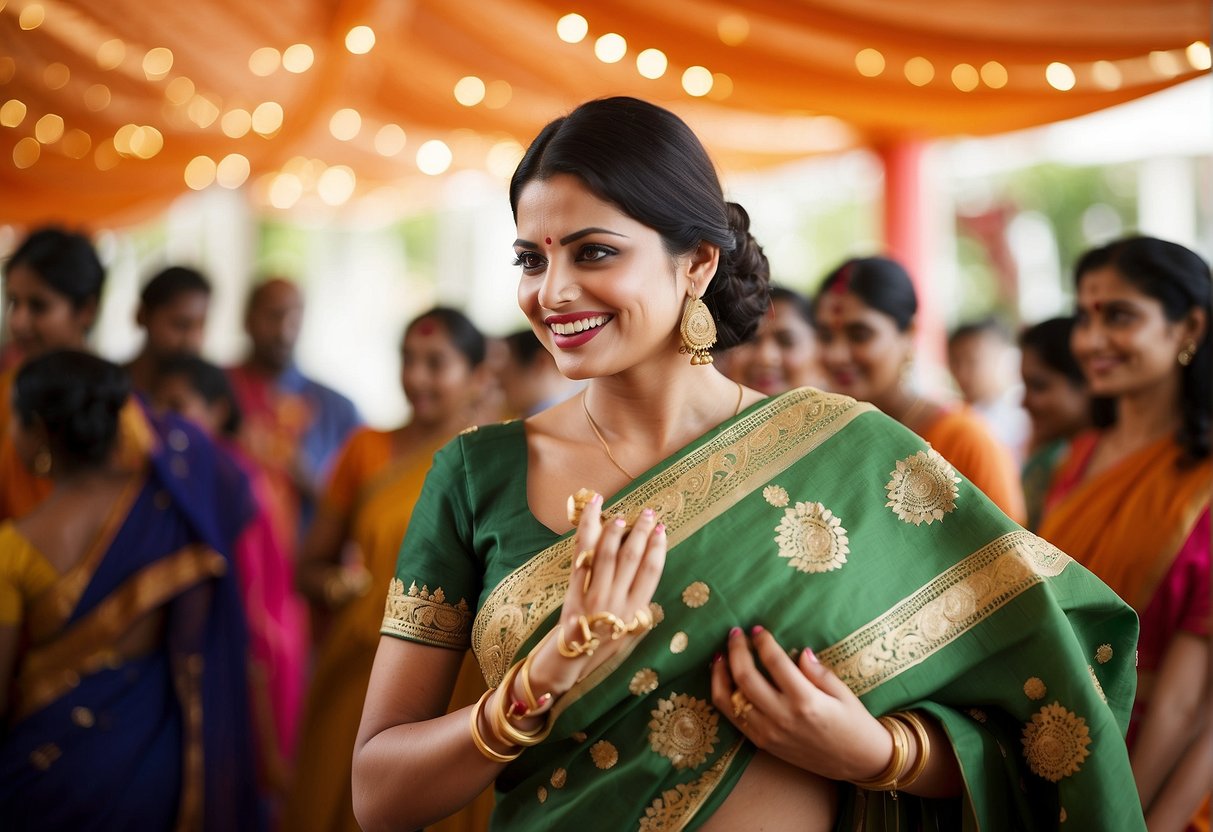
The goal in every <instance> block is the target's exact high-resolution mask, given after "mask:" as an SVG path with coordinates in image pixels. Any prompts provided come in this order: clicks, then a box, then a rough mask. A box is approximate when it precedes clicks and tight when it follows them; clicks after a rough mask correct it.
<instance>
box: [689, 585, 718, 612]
mask: <svg viewBox="0 0 1213 832" xmlns="http://www.w3.org/2000/svg"><path fill="white" fill-rule="evenodd" d="M711 596H712V590H711V588H710V587H709V586H708V585H707V584H705V583H704V582H703V581H695V583H693V584H691V585H690V586H688V587H687V588H686V589H684V590H683V591H682V603H684V604H686V605H687V606H688V607H690V608H691V609H693V610H694V609H699V608H700V607H702V606H703V605H704V604H706V603H707V602H708V599H709V598H710V597H711Z"/></svg>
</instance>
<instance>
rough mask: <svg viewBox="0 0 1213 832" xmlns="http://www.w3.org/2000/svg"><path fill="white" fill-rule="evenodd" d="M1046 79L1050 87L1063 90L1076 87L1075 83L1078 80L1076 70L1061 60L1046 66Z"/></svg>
mask: <svg viewBox="0 0 1213 832" xmlns="http://www.w3.org/2000/svg"><path fill="white" fill-rule="evenodd" d="M1045 80H1046V81H1048V82H1049V86H1050V87H1052V88H1053V89H1055V90H1059V91H1061V92H1067V91H1069V90H1072V89H1074V84H1075V83H1076V82H1077V79H1076V78H1075V77H1074V70H1073V69H1071V68H1070V67H1069V65H1068V64H1063V63H1062V62H1061V61H1054V62H1053V63H1051V64H1049V65H1048V66H1047V67H1045Z"/></svg>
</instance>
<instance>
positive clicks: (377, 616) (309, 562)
mask: <svg viewBox="0 0 1213 832" xmlns="http://www.w3.org/2000/svg"><path fill="white" fill-rule="evenodd" d="M401 357H402V369H401V380H402V382H403V386H404V393H405V397H406V398H407V399H408V401H409V403H410V405H411V406H412V417H411V419H410V420H409V423H408V424H407V425H405V426H404V427H401V428H398V429H396V430H392V431H376V430H370V429H366V430H362V431H359V432H358V433H356V434H355V435H354V436H353V437H352V438H351V439H350V441H349V442H348V443H347V445H346V447H345V449H344V450H343V451H342V452H341V455H340V458H339V460H338V462H337V465H336V466H335V468H334V469H333V473H332V475H331V477H330V480H329V484H328V488H327V491H326V493H325V496H324V498H323V500H322V502H321V506H320V512H319V514H318V515H317V518H316V520H315V522H314V523H313V527H312V529H311V531H310V532H309V535H308V538H307V540H306V542H305V545H304V547H303V551H302V554H301V560H300V564H299V574H298V583H299V585H300V588H301V589H302V590H303V592H304V593H305V594H306V595H307V597H308V598H310V599H311V600H312V602H313V605H314V614H313V617H312V620H313V621H314V622H315V624H316V628H317V633H316V635H317V638H316V645H317V647H316V654H315V662H314V667H313V672H312V679H311V682H310V685H309V688H308V695H307V703H306V710H305V713H304V719H303V729H302V732H301V737H300V742H299V748H298V754H297V759H298V762H297V764H296V772H295V778H294V782H293V784H292V787H291V789H290V794H289V797H288V800H287V805H286V811H285V813H284V816H283V819H282V828H284V829H309V830H317V832H320V830H326V831H327V832H341V830H349V832H357V830H358V824H357V822H356V821H355V820H354V813H353V806H352V804H351V800H350V754H351V752H352V751H353V748H354V738H355V737H356V735H357V732H358V720H359V717H360V716H361V714H362V701H363V699H364V697H365V696H366V684H367V680H368V679H369V678H370V673H371V664H372V662H373V661H374V658H375V648H376V646H377V644H378V632H379V624H380V622H381V620H382V618H383V597H384V595H385V594H386V593H387V590H388V584H389V582H390V581H391V579H392V576H393V574H394V571H395V564H396V554H397V552H398V551H399V550H400V541H401V539H402V538H403V537H404V533H405V530H406V529H407V528H408V526H409V515H410V514H411V512H412V510H413V506H414V505H415V504H416V502H417V496H418V495H419V494H420V493H421V486H422V483H423V482H424V480H425V474H426V472H427V471H428V470H429V468H430V462H431V460H432V459H433V456H434V452H435V451H436V450H437V449H438V448H440V447H441V446H442V445H443V444H444V443H445V442H447V441H448V440H449V439H450V438H451V437H452V436H454V435H455V434H456V433H458V432H459V431H460V430H461V429H463V428H465V427H467V425H468V414H469V413H470V412H471V407H472V404H473V403H474V401H475V399H476V397H477V395H478V393H479V391H480V389H481V387H482V386H483V381H482V379H481V375H482V372H483V370H482V367H483V362H484V357H485V340H484V336H482V335H481V334H480V332H479V331H478V330H477V329H476V327H475V326H474V325H473V324H472V322H471V321H469V320H468V319H467V318H466V317H465V316H464V315H463V314H462V313H460V312H458V311H456V310H454V309H448V308H445V307H436V308H434V309H431V310H430V311H428V312H426V313H424V314H422V315H420V316H419V317H417V318H416V319H415V320H413V321H412V322H411V323H410V324H409V325H408V327H407V328H406V329H405V334H404V343H403V349H402V356H401ZM347 542H348V544H349V546H348V548H347ZM343 553H345V555H347V556H345V557H343ZM472 671H474V668H470V667H469V672H467V673H465V674H464V678H463V680H462V681H461V683H460V685H459V690H458V692H457V699H459V702H458V705H459V707H463V706H465V705H467V704H469V703H470V702H474V701H475V699H476V697H477V696H478V695H479V694H480V692H481V691H483V690H484V682H483V681H482V680H481V679H479V678H478V675H476V674H474V672H472ZM491 806H492V802H491V799H489V798H487V797H486V798H485V799H482V800H481V801H480V802H479V804H478V805H477V806H475V807H471V808H469V809H468V810H467V811H465V812H464V813H463V815H462V817H461V818H460V819H459V820H458V822H454V821H452V822H451V823H450V824H449V825H448V826H447V827H446V828H445V829H444V830H442V832H472V830H478V829H483V828H485V820H486V819H487V817H488V811H489V809H490V808H491Z"/></svg>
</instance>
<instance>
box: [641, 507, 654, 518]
mask: <svg viewBox="0 0 1213 832" xmlns="http://www.w3.org/2000/svg"><path fill="white" fill-rule="evenodd" d="M640 513H641V514H643V515H644V516H645V517H646V518H648V517H652V516H653V509H651V508H646V509H645V510H644V511H642V512H640Z"/></svg>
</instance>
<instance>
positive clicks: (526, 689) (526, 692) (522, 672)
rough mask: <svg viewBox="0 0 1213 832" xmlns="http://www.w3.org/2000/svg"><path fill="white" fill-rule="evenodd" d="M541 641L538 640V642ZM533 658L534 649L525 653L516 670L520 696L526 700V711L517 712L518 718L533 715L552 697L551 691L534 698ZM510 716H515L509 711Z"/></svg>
mask: <svg viewBox="0 0 1213 832" xmlns="http://www.w3.org/2000/svg"><path fill="white" fill-rule="evenodd" d="M542 643H543V642H540V644H542ZM534 659H535V651H534V650H532V651H531V652H529V653H527V654H526V658H525V659H523V660H522V667H521V668H520V669H519V670H518V683H519V684H520V685H521V686H522V696H523V698H524V699H525V700H526V713H524V714H517V716H518V717H519V718H525V717H528V716H535V714H536V712H537V711H539V710H541V709H542V708H544V707H545V706H547V704H548V703H549V702H551V701H552V698H553V697H552V693H551V691H548V692H547V693H545V694H543V695H542V696H540V697H538V698H536V696H535V691H534V690H532V689H531V662H532V661H534ZM541 700H542V701H541ZM510 716H515V714H513V713H512V712H511V714H510Z"/></svg>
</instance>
